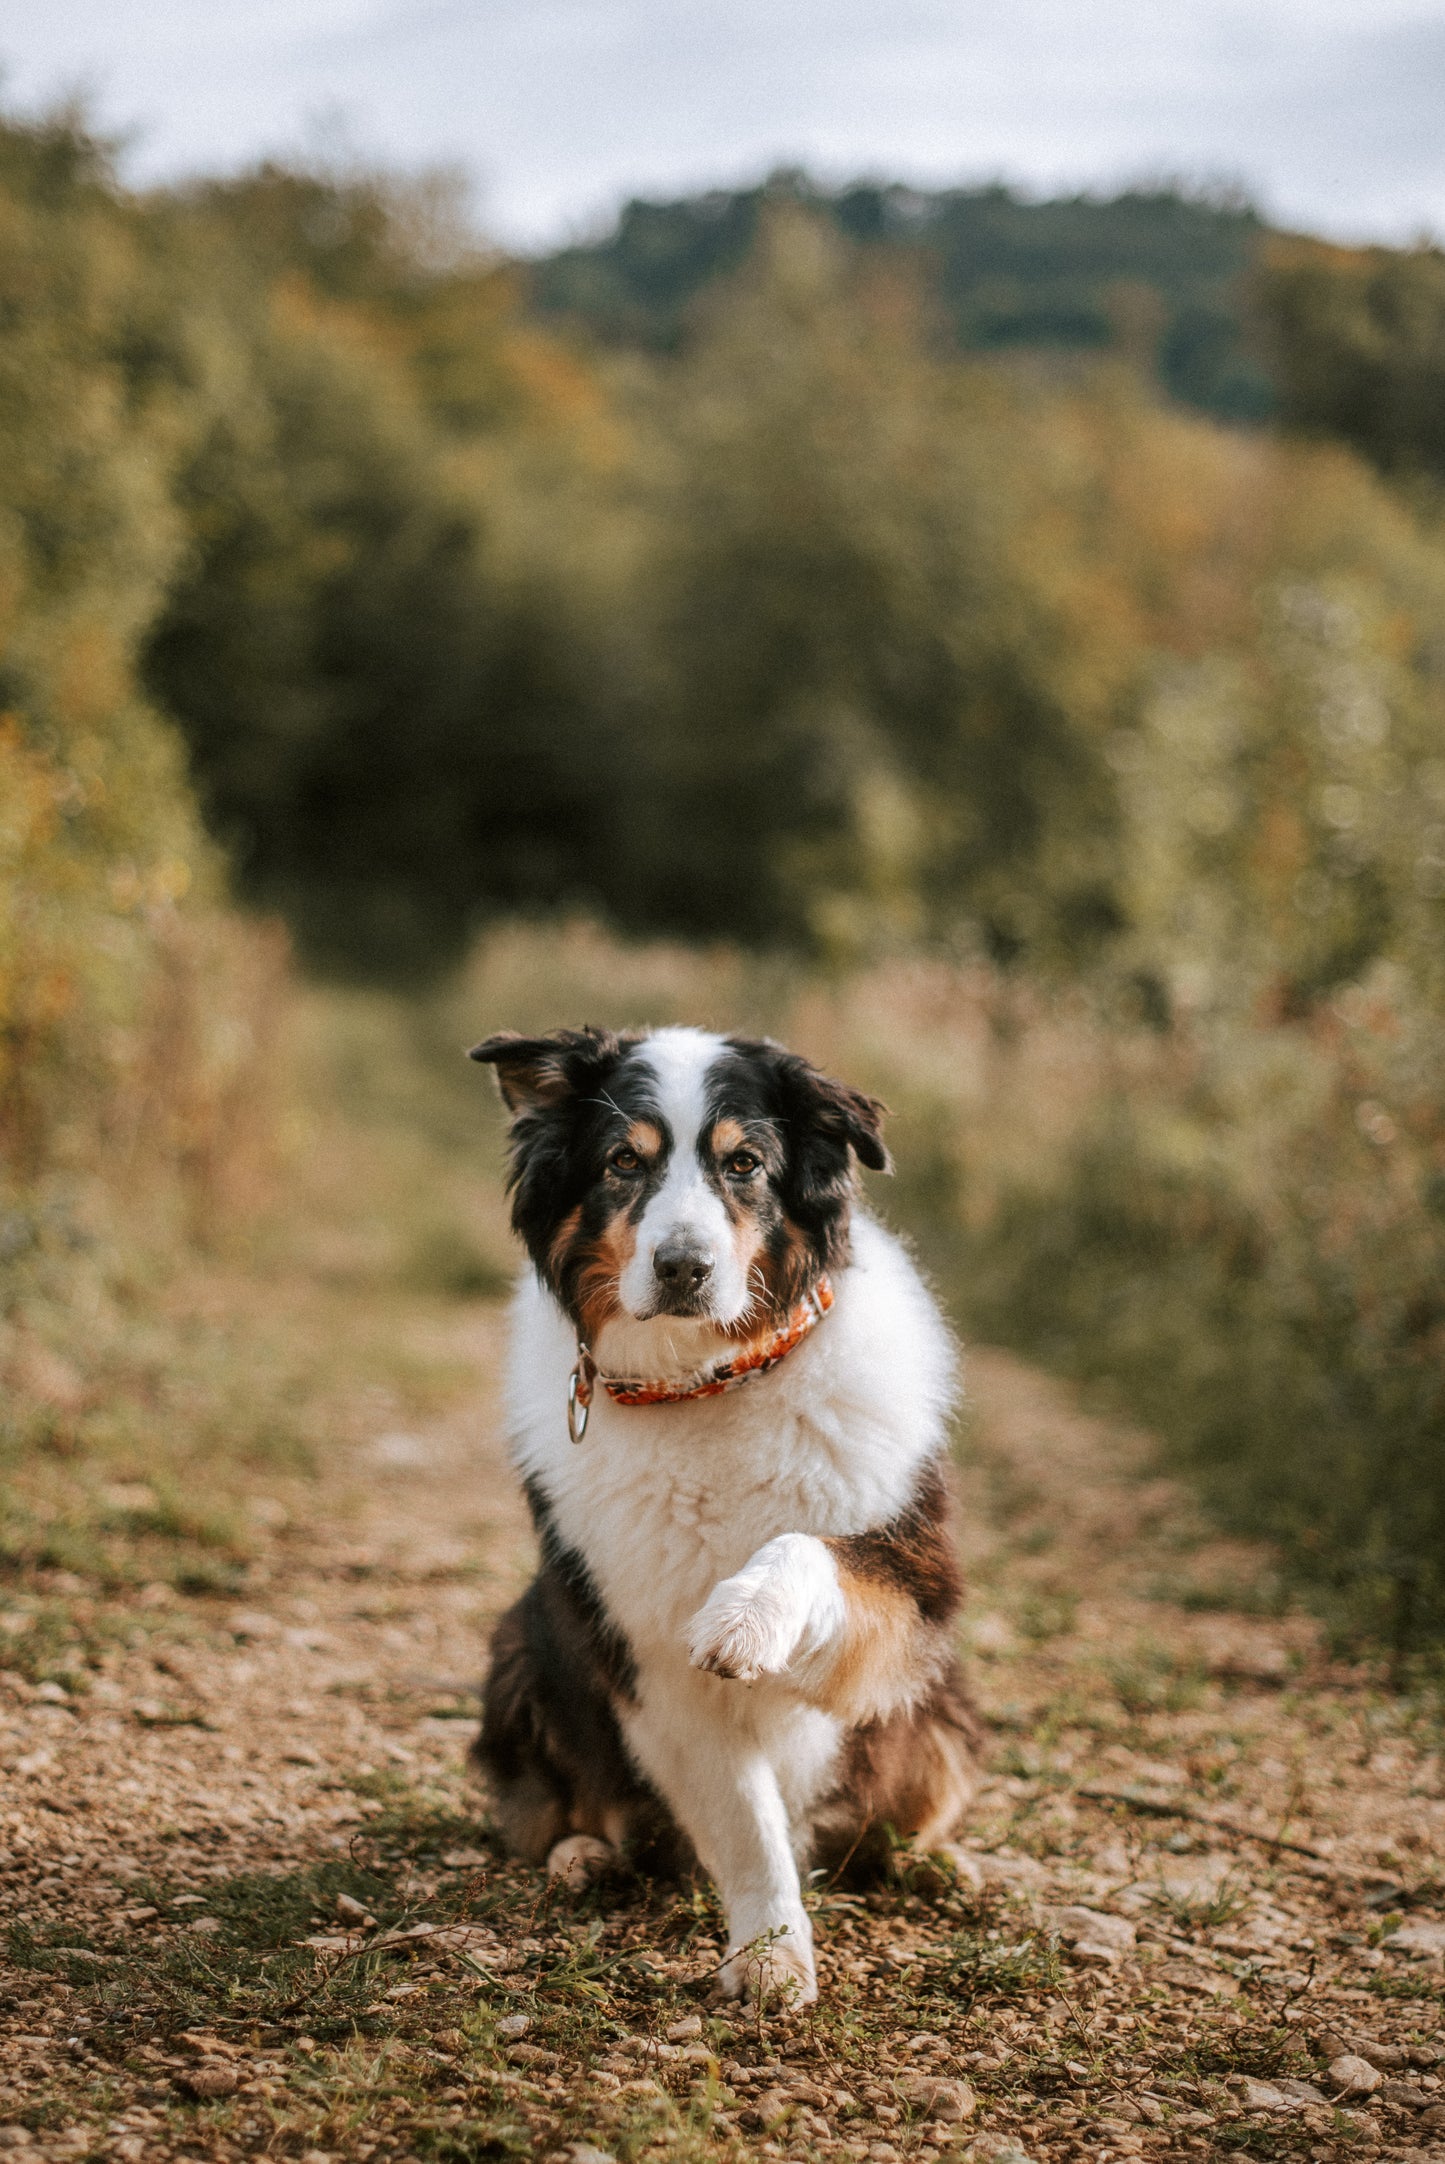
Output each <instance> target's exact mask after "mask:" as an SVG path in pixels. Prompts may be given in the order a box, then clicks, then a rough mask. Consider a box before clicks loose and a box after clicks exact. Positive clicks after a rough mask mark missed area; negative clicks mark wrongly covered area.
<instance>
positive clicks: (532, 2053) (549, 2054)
mask: <svg viewBox="0 0 1445 2164" xmlns="http://www.w3.org/2000/svg"><path fill="white" fill-rule="evenodd" d="M507 2057H508V2058H509V2059H510V2060H511V2062H512V2064H513V2066H556V2065H557V2063H558V2055H557V2053H556V2052H555V2051H548V2049H547V2047H546V2045H545V2044H509V2045H508V2046H507Z"/></svg>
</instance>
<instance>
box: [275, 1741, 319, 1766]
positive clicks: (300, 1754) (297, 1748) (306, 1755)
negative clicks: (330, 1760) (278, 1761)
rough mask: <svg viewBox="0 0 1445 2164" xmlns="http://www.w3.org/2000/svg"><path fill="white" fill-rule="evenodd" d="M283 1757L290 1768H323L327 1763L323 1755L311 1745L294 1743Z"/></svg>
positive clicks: (283, 1753) (282, 1754) (284, 1752)
mask: <svg viewBox="0 0 1445 2164" xmlns="http://www.w3.org/2000/svg"><path fill="white" fill-rule="evenodd" d="M281 1757H282V1760H283V1761H284V1763H285V1764H286V1765H288V1766H322V1765H324V1764H325V1763H326V1761H325V1760H324V1759H323V1757H322V1756H321V1753H320V1752H319V1751H318V1750H316V1749H315V1748H314V1747H313V1746H312V1745H311V1744H309V1743H293V1744H292V1745H291V1748H290V1749H289V1750H287V1751H283V1752H282V1753H281Z"/></svg>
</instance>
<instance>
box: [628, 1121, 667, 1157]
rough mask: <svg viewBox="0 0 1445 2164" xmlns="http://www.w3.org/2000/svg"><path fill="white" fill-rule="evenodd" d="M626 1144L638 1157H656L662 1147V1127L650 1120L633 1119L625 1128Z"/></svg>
mask: <svg viewBox="0 0 1445 2164" xmlns="http://www.w3.org/2000/svg"><path fill="white" fill-rule="evenodd" d="M626 1146H627V1148H628V1149H629V1150H636V1152H637V1154H638V1156H639V1157H656V1156H658V1155H659V1154H660V1152H661V1149H662V1129H661V1128H660V1127H655V1126H654V1125H653V1123H652V1121H651V1120H634V1121H633V1122H632V1125H631V1126H630V1127H629V1128H628V1130H627V1143H626Z"/></svg>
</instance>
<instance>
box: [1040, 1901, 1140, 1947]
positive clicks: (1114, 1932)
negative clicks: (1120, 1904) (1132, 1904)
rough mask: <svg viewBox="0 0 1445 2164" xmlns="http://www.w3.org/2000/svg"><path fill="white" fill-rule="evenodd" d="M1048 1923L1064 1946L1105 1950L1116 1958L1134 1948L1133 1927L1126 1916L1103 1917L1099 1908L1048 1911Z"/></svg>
mask: <svg viewBox="0 0 1445 2164" xmlns="http://www.w3.org/2000/svg"><path fill="white" fill-rule="evenodd" d="M1049 1921H1050V1923H1051V1924H1052V1925H1053V1927H1054V1929H1055V1930H1056V1931H1057V1932H1058V1934H1059V1937H1060V1938H1061V1939H1063V1940H1064V1941H1065V1942H1066V1943H1067V1944H1069V1945H1073V1946H1078V1947H1079V1948H1081V1949H1082V1948H1083V1947H1084V1946H1096V1947H1103V1948H1107V1949H1108V1950H1109V1951H1110V1952H1112V1953H1113V1955H1114V1956H1115V1958H1116V1959H1117V1958H1118V1957H1119V1956H1120V1955H1122V1954H1126V1953H1129V1952H1130V1951H1131V1950H1132V1949H1133V1946H1134V1936H1135V1934H1134V1926H1133V1925H1132V1924H1131V1923H1130V1921H1129V1919H1128V1917H1127V1916H1107V1915H1105V1914H1104V1912H1103V1910H1102V1909H1086V1908H1066V1909H1054V1910H1052V1911H1051V1913H1050V1916H1049Z"/></svg>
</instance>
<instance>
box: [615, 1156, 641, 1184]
mask: <svg viewBox="0 0 1445 2164" xmlns="http://www.w3.org/2000/svg"><path fill="white" fill-rule="evenodd" d="M607 1169H608V1171H609V1172H620V1173H621V1174H622V1176H623V1178H624V1179H628V1178H630V1177H631V1175H632V1174H633V1173H634V1172H640V1171H641V1170H642V1159H641V1158H640V1157H639V1156H638V1154H637V1152H636V1150H628V1149H621V1150H614V1151H613V1152H612V1155H611V1156H610V1157H609V1158H608V1160H607Z"/></svg>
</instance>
